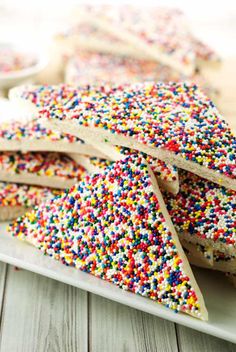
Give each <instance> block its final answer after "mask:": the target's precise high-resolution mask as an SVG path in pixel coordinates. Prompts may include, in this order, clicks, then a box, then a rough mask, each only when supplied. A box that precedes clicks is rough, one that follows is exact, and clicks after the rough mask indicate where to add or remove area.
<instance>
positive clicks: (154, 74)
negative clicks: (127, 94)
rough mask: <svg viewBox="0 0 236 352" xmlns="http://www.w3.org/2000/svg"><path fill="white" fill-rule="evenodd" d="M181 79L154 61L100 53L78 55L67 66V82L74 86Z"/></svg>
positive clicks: (166, 67)
mask: <svg viewBox="0 0 236 352" xmlns="http://www.w3.org/2000/svg"><path fill="white" fill-rule="evenodd" d="M180 78H183V75H182V76H181V75H180V74H178V73H177V72H175V71H173V70H171V68H169V67H168V66H165V65H162V64H160V63H158V62H156V61H150V60H149V61H148V60H144V59H140V60H138V59H135V58H132V57H125V56H114V55H112V54H110V55H109V54H102V53H90V52H83V53H81V52H80V53H78V54H77V55H76V56H74V57H73V58H72V59H71V60H70V61H69V62H68V64H67V67H66V83H68V84H72V85H76V86H80V85H88V84H91V85H94V84H103V83H111V84H124V83H134V82H142V81H176V80H179V79H180Z"/></svg>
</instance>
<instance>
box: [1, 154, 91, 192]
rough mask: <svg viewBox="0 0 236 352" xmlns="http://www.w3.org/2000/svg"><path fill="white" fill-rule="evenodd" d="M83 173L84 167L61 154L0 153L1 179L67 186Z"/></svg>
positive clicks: (50, 185)
mask: <svg viewBox="0 0 236 352" xmlns="http://www.w3.org/2000/svg"><path fill="white" fill-rule="evenodd" d="M84 175H85V170H84V168H83V167H82V166H80V165H78V164H77V163H76V162H75V161H74V160H72V159H71V158H69V157H68V156H66V155H63V154H59V153H36V152H35V153H33V152H32V153H30V152H29V153H21V152H4V153H0V180H1V181H9V182H17V183H25V184H33V185H40V186H46V187H53V188H67V187H71V186H72V185H73V184H75V183H76V182H78V181H80V180H81V178H82V177H83V176H84Z"/></svg>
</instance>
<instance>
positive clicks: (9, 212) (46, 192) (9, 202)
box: [0, 182, 62, 221]
mask: <svg viewBox="0 0 236 352" xmlns="http://www.w3.org/2000/svg"><path fill="white" fill-rule="evenodd" d="M61 192H62V191H59V190H56V189H51V188H47V187H37V186H29V185H22V184H16V183H8V182H0V221H6V220H13V219H15V218H17V217H18V216H21V215H23V214H24V213H26V211H27V209H29V208H33V207H34V206H36V205H39V204H40V203H42V202H44V201H46V200H48V199H50V198H54V197H55V196H56V195H59V194H61Z"/></svg>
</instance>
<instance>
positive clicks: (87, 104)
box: [11, 82, 236, 190]
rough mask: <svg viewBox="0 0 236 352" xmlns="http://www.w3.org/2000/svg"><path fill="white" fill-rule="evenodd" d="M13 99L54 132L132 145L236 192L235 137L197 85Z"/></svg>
mask: <svg viewBox="0 0 236 352" xmlns="http://www.w3.org/2000/svg"><path fill="white" fill-rule="evenodd" d="M11 97H12V99H13V98H17V99H19V98H20V99H23V100H24V99H26V100H27V101H29V102H31V103H33V104H34V105H35V106H36V107H37V108H38V110H39V113H40V115H41V117H44V118H43V119H41V120H40V121H41V123H43V124H45V125H47V127H50V128H51V129H59V130H60V131H61V132H63V133H71V134H74V135H76V136H78V137H80V138H82V139H85V140H86V138H87V139H89V140H91V139H93V140H94V142H96V143H97V142H100V143H104V142H106V143H108V144H113V145H121V146H126V147H131V148H133V149H137V150H140V151H142V152H145V153H146V154H149V155H152V156H154V157H156V158H158V159H161V160H164V161H166V162H168V163H171V164H174V165H176V166H177V167H180V168H183V169H186V170H189V171H192V172H194V173H196V174H198V175H200V176H202V177H205V178H207V179H209V180H211V181H213V182H216V183H219V184H221V185H224V186H225V187H227V188H231V189H235V190H236V138H235V137H234V135H233V134H232V132H231V130H230V128H229V126H228V124H227V123H226V122H225V121H224V120H223V118H222V116H221V115H220V114H219V112H218V111H217V109H216V107H215V105H214V104H213V103H212V102H211V101H210V100H209V99H208V98H207V97H206V96H205V94H204V93H202V91H201V90H200V89H198V87H197V86H196V85H194V84H187V83H169V84H164V83H160V82H159V83H143V84H133V85H125V86H117V87H112V88H109V87H105V86H101V87H85V88H80V89H76V88H73V87H71V86H67V85H61V86H45V87H44V86H40V87H37V86H35V87H34V86H31V87H25V88H24V87H21V88H16V89H15V90H12V92H11Z"/></svg>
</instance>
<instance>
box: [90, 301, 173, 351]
mask: <svg viewBox="0 0 236 352" xmlns="http://www.w3.org/2000/svg"><path fill="white" fill-rule="evenodd" d="M89 351H92V352H108V351H109V352H110V351H114V352H149V351H150V352H151V351H157V352H177V351H178V347H177V340H176V333H175V326H174V324H173V323H171V322H168V321H166V320H162V319H159V318H157V317H154V316H152V315H150V314H146V313H142V312H140V311H137V310H135V309H132V308H129V307H126V306H124V305H121V304H118V303H115V302H112V301H109V300H107V299H105V298H102V297H99V296H96V295H93V294H89Z"/></svg>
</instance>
